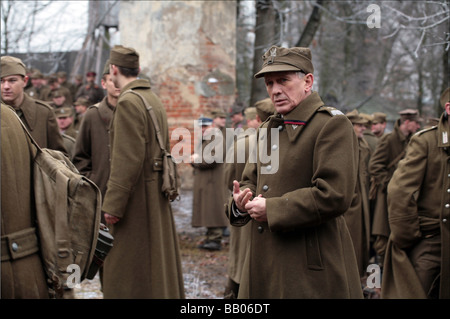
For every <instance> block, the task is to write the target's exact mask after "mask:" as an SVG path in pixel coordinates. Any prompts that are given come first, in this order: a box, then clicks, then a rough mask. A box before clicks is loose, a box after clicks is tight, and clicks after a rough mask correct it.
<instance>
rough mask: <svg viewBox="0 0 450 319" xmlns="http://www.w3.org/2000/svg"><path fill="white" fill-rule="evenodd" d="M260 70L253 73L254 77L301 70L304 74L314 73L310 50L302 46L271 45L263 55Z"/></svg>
mask: <svg viewBox="0 0 450 319" xmlns="http://www.w3.org/2000/svg"><path fill="white" fill-rule="evenodd" d="M262 59H263V66H262V69H261V71H259V72H258V73H256V74H255V78H260V77H262V76H264V74H266V73H271V72H286V71H293V72H298V71H302V72H303V73H305V74H308V73H314V66H313V64H312V57H311V50H310V49H308V48H303V47H293V48H289V49H288V48H283V47H278V46H275V45H274V46H272V47H271V48H270V49H269V50H267V52H266V53H264V55H263V57H262Z"/></svg>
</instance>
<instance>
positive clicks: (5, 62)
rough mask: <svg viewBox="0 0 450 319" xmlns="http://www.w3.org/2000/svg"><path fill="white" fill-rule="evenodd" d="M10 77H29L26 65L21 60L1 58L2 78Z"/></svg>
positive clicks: (7, 56)
mask: <svg viewBox="0 0 450 319" xmlns="http://www.w3.org/2000/svg"><path fill="white" fill-rule="evenodd" d="M10 75H22V76H26V75H27V70H26V67H25V64H24V63H23V62H22V60H21V59H19V58H16V57H13V56H9V55H5V56H2V57H1V76H0V77H2V78H3V77H5V76H10Z"/></svg>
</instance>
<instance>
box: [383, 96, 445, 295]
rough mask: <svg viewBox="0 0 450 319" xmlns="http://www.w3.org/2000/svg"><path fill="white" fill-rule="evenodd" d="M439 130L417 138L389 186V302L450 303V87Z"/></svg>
mask: <svg viewBox="0 0 450 319" xmlns="http://www.w3.org/2000/svg"><path fill="white" fill-rule="evenodd" d="M440 104H441V106H442V107H443V108H444V110H445V111H444V112H443V114H442V116H441V118H440V120H439V123H438V125H437V126H432V127H430V128H428V129H425V130H422V131H420V132H418V133H417V134H415V135H414V136H413V137H412V138H411V142H410V143H409V145H408V149H407V152H406V155H405V158H404V160H402V161H401V162H400V163H399V164H398V168H397V170H396V171H395V172H394V175H393V176H392V179H391V181H390V183H389V186H388V207H389V225H390V228H391V233H390V237H389V242H388V248H387V250H386V259H385V262H384V274H383V277H382V285H381V294H382V297H383V298H395V299H398V298H403V299H415V298H430V299H437V298H440V299H450V209H449V207H450V178H449V172H450V164H449V160H448V159H449V149H450V140H449V138H450V124H449V114H450V88H447V89H446V90H445V91H444V92H443V93H442V95H441V98H440Z"/></svg>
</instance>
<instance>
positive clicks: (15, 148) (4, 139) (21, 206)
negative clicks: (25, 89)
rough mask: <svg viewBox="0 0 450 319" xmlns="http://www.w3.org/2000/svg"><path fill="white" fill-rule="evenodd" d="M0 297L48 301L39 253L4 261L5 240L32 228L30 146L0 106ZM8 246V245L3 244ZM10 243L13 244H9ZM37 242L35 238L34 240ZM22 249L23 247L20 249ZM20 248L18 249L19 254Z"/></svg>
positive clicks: (6, 109)
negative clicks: (0, 261) (0, 185)
mask: <svg viewBox="0 0 450 319" xmlns="http://www.w3.org/2000/svg"><path fill="white" fill-rule="evenodd" d="M0 118H1V148H2V150H1V169H2V173H1V183H2V187H1V210H2V211H1V236H2V246H1V254H2V263H1V287H2V288H1V297H2V298H8V299H9V298H21V299H23V298H32V299H35V298H49V294H48V288H47V283H46V277H45V272H44V268H43V264H42V262H41V259H40V257H39V251H35V252H34V253H32V254H28V255H26V256H24V257H22V258H17V259H9V260H6V259H5V255H7V253H8V251H9V250H10V247H9V246H8V244H11V245H12V243H11V242H8V241H7V240H6V239H5V236H7V235H8V236H9V235H12V234H14V233H17V232H21V231H24V230H26V229H30V228H35V227H36V211H35V205H34V202H33V197H32V193H33V186H32V184H31V183H30V182H31V181H32V180H33V178H32V174H33V170H32V161H33V156H34V154H33V153H32V149H33V148H34V145H33V144H32V143H31V141H30V140H29V139H28V137H27V135H26V133H25V132H24V130H23V128H22V125H21V124H20V122H19V120H18V118H17V116H16V115H15V114H14V110H13V109H12V108H10V107H9V106H5V105H4V104H2V105H1V116H0ZM7 242H8V244H6V243H7ZM12 242H14V241H12ZM36 242H37V237H36ZM22 248H23V247H22ZM20 249H21V246H20V245H19V250H18V251H17V253H20Z"/></svg>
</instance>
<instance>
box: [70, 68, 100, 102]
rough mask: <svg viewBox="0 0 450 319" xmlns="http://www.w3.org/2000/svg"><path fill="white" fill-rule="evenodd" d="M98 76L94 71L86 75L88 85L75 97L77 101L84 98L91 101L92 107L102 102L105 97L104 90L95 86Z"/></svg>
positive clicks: (80, 89) (79, 90)
mask: <svg viewBox="0 0 450 319" xmlns="http://www.w3.org/2000/svg"><path fill="white" fill-rule="evenodd" d="M96 76H97V73H95V72H93V71H89V72H87V73H86V84H85V85H83V86H81V87H80V88H79V89H78V91H77V93H76V95H75V99H78V98H80V97H84V98H85V99H87V100H88V101H89V104H90V105H92V104H95V103H98V102H100V101H101V100H102V99H103V98H104V97H105V93H104V92H103V89H102V88H101V87H99V86H98V85H97V84H95V77H96Z"/></svg>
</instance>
